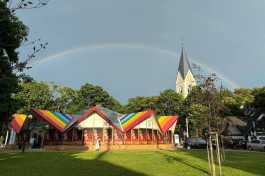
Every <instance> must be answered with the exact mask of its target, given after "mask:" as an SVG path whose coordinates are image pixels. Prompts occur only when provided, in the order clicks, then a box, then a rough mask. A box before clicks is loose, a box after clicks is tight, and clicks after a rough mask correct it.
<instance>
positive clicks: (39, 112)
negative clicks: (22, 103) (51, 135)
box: [31, 108, 64, 132]
mask: <svg viewBox="0 0 265 176" xmlns="http://www.w3.org/2000/svg"><path fill="white" fill-rule="evenodd" d="M31 111H32V112H34V113H35V114H37V115H38V116H39V117H40V118H42V119H43V120H44V121H46V122H47V123H49V124H50V125H52V126H53V127H54V128H55V129H56V130H57V131H60V132H63V130H64V129H62V128H61V127H60V126H58V125H57V124H56V123H54V122H53V121H52V120H51V119H50V118H49V117H47V116H46V115H45V114H43V113H42V112H41V111H40V110H39V109H35V108H31Z"/></svg>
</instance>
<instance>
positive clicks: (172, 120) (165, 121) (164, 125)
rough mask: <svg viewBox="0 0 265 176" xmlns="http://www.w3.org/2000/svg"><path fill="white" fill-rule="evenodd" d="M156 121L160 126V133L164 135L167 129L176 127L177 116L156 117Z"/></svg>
mask: <svg viewBox="0 0 265 176" xmlns="http://www.w3.org/2000/svg"><path fill="white" fill-rule="evenodd" d="M156 118H157V121H158V123H159V125H160V128H161V131H162V133H163V134H164V133H166V132H167V131H168V130H169V128H171V127H172V126H174V125H176V122H177V120H178V118H179V117H178V116H156Z"/></svg>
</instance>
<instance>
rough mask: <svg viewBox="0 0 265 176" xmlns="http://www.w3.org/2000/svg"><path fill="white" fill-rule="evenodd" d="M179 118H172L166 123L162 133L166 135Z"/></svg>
mask: <svg viewBox="0 0 265 176" xmlns="http://www.w3.org/2000/svg"><path fill="white" fill-rule="evenodd" d="M178 118H179V116H172V117H171V119H170V120H169V121H168V122H167V123H166V125H165V126H164V128H163V129H161V130H162V133H163V134H165V133H166V132H167V131H168V129H169V128H170V127H172V125H173V124H174V123H175V122H177V120H178Z"/></svg>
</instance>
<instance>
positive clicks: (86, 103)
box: [74, 83, 121, 111]
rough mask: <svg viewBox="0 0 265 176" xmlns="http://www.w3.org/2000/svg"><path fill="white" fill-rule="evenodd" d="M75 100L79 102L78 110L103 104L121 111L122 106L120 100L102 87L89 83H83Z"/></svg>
mask: <svg viewBox="0 0 265 176" xmlns="http://www.w3.org/2000/svg"><path fill="white" fill-rule="evenodd" d="M74 102H75V103H76V104H77V106H76V111H78V110H82V109H88V108H91V107H93V106H96V105H102V106H104V107H106V108H109V109H112V110H114V111H119V110H120V108H121V104H120V103H119V102H118V100H115V99H114V98H113V97H111V96H110V95H109V94H108V92H106V91H105V90H103V88H102V87H100V86H94V85H92V84H89V83H86V84H84V85H82V86H81V88H80V89H79V90H77V96H76V99H75V100H74ZM116 108H117V109H116Z"/></svg>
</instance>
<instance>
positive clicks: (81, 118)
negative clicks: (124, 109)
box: [68, 106, 122, 133]
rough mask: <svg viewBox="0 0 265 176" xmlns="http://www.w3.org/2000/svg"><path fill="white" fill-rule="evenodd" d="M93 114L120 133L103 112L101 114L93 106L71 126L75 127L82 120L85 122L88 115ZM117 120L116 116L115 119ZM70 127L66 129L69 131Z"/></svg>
mask: <svg viewBox="0 0 265 176" xmlns="http://www.w3.org/2000/svg"><path fill="white" fill-rule="evenodd" d="M93 113H97V114H98V115H99V116H100V117H101V118H103V119H104V120H105V121H106V122H108V123H109V124H110V125H111V126H113V127H114V128H115V129H116V130H117V131H119V132H120V133H122V129H121V128H120V127H119V126H118V125H116V124H115V123H114V122H113V121H112V120H110V119H109V118H108V117H107V116H106V115H105V114H104V112H102V111H101V110H100V109H99V108H98V107H96V106H94V107H92V108H90V109H89V110H87V111H86V112H85V114H84V115H82V116H81V117H80V118H79V119H78V120H77V121H76V122H75V123H74V124H73V125H72V127H73V126H75V125H77V124H79V123H80V122H82V121H83V120H85V119H86V118H87V117H88V116H89V115H91V114H93ZM116 118H118V116H117V117H116ZM70 128H71V127H69V128H68V129H70Z"/></svg>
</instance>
